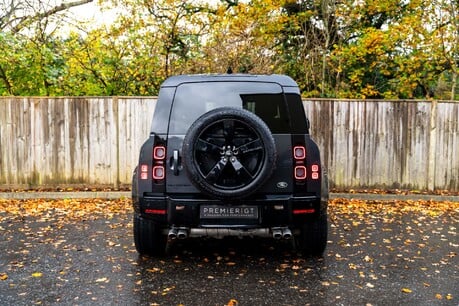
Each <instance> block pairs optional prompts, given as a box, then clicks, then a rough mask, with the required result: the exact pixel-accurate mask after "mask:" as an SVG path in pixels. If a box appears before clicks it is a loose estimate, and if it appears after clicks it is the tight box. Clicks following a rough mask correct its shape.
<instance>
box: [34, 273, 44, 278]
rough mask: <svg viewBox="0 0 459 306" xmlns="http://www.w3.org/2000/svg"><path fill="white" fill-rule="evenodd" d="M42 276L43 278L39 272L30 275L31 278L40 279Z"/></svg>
mask: <svg viewBox="0 0 459 306" xmlns="http://www.w3.org/2000/svg"><path fill="white" fill-rule="evenodd" d="M42 276H43V273H41V272H34V273H32V277H42Z"/></svg>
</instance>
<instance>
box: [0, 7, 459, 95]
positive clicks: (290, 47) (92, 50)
mask: <svg viewBox="0 0 459 306" xmlns="http://www.w3.org/2000/svg"><path fill="white" fill-rule="evenodd" d="M86 2H90V1H86ZM5 3H7V2H5ZM30 3H31V4H30V5H32V4H33V2H30ZM50 3H51V2H49V3H48V7H49V8H50V9H48V10H46V13H41V14H35V13H34V14H31V15H30V16H26V17H27V18H22V19H21V20H23V21H21V23H20V24H19V23H17V24H13V23H11V22H10V20H12V19H11V16H13V15H12V14H9V13H11V11H10V10H9V9H10V7H8V10H7V9H6V8H7V7H6V6H5V13H4V15H3V16H2V14H1V13H0V19H1V20H2V23H0V95H72V96H81V95H155V94H157V93H158V90H159V86H160V84H161V82H162V81H163V80H164V79H165V78H167V77H168V76H170V75H175V74H183V73H211V72H225V71H226V70H227V69H228V68H229V67H231V68H232V70H233V71H234V72H245V73H285V74H288V75H290V76H292V77H293V78H294V79H295V80H296V81H297V82H298V83H299V85H300V87H301V89H302V91H303V94H304V95H306V96H314V97H318V96H319V97H340V98H390V99H394V98H437V99H457V98H458V97H457V96H458V95H459V93H458V90H457V83H458V77H457V75H458V71H459V69H458V64H459V16H458V15H459V14H458V13H457V12H458V4H457V1H454V0H413V1H409V2H407V1H401V0H388V1H382V2H381V1H376V0H365V1H357V2H356V1H353V0H344V1H336V0H297V1H295V0H267V1H261V0H251V1H229V0H222V1H220V2H215V1H192V0H188V1H178V0H142V1H140V0H113V1H112V2H107V1H103V2H99V5H101V6H102V8H103V9H112V8H115V9H116V10H118V11H122V12H123V13H122V14H119V15H118V17H117V18H116V19H115V21H114V22H113V23H112V24H110V25H100V26H94V25H93V26H92V27H91V28H86V29H85V24H84V23H80V24H78V23H77V24H78V27H73V28H72V27H71V25H69V24H68V25H67V26H66V27H67V28H68V29H73V32H72V31H66V32H62V31H61V32H59V31H57V30H56V29H57V27H58V25H57V24H56V22H57V21H56V20H66V19H65V18H51V17H52V16H53V14H54V13H53V10H52V9H51V8H52V5H50ZM43 7H46V6H43ZM11 8H13V7H11ZM21 9H22V11H21V12H20V13H21V14H23V15H22V16H23V17H24V12H27V10H25V8H24V7H22V8H21ZM63 11H65V10H64V9H63V8H62V9H61V10H59V11H58V13H59V14H64V13H63ZM7 13H8V14H9V15H8V14H7ZM17 14H18V13H17ZM56 14H57V13H56ZM59 16H61V17H62V16H66V15H59ZM60 22H62V21H60ZM81 29H83V31H81Z"/></svg>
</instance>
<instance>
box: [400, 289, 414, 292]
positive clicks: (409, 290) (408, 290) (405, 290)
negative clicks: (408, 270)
mask: <svg viewBox="0 0 459 306" xmlns="http://www.w3.org/2000/svg"><path fill="white" fill-rule="evenodd" d="M402 292H403V293H411V292H413V291H412V290H411V289H408V288H402Z"/></svg>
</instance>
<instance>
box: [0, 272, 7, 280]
mask: <svg viewBox="0 0 459 306" xmlns="http://www.w3.org/2000/svg"><path fill="white" fill-rule="evenodd" d="M7 279H8V274H6V273H0V280H7Z"/></svg>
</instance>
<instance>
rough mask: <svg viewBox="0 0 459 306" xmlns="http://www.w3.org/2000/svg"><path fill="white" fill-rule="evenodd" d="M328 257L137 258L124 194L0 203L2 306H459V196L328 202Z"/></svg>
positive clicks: (240, 248) (220, 246)
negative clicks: (450, 199) (117, 197)
mask: <svg viewBox="0 0 459 306" xmlns="http://www.w3.org/2000/svg"><path fill="white" fill-rule="evenodd" d="M329 216H330V227H329V242H328V246H327V251H326V254H325V255H324V257H323V258H305V257H303V256H302V255H301V254H299V253H297V252H296V251H295V250H294V249H293V248H292V247H291V243H290V242H288V241H286V242H278V241H273V240H270V239H255V238H254V239H242V240H239V239H223V240H215V239H200V240H194V239H190V240H185V241H182V242H179V243H176V244H175V245H172V246H171V247H170V249H169V253H168V255H167V256H165V257H164V258H159V259H152V258H145V257H139V256H138V255H137V253H136V251H135V248H134V246H133V242H132V240H133V239H132V222H131V221H132V209H131V203H130V200H129V199H120V200H110V201H107V200H102V199H85V200H76V199H65V200H39V199H37V200H2V199H0V231H1V233H2V235H1V238H0V243H1V247H2V252H1V253H0V301H2V303H3V304H14V305H21V304H22V305H31V304H46V305H49V304H51V305H52V304H71V305H87V304H94V303H102V304H140V305H226V304H233V305H236V304H239V305H255V304H256V305H263V304H265V305H300V304H301V305H304V304H310V305H334V304H341V305H354V304H358V305H385V304H405V305H408V304H409V305H458V304H459V296H458V294H457V292H459V275H458V271H459V260H458V256H457V252H458V247H459V241H458V238H457V226H458V223H459V222H458V221H459V203H458V202H432V201H403V200H400V201H391V202H387V201H386V202H380V201H358V200H345V199H335V200H332V201H330V204H329Z"/></svg>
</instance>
